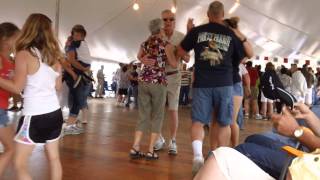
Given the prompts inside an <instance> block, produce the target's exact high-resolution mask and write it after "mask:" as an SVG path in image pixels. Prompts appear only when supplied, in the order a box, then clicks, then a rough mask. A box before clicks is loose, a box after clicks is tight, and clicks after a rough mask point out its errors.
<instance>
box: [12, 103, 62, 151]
mask: <svg viewBox="0 0 320 180" xmlns="http://www.w3.org/2000/svg"><path fill="white" fill-rule="evenodd" d="M62 124H63V116H62V111H61V109H58V110H56V111H53V112H50V113H47V114H41V115H35V116H22V117H21V118H20V120H19V124H18V129H17V132H16V136H15V138H14V140H15V141H16V142H18V143H22V144H30V145H34V144H44V143H48V142H52V141H56V140H58V139H59V138H60V134H61V130H62Z"/></svg>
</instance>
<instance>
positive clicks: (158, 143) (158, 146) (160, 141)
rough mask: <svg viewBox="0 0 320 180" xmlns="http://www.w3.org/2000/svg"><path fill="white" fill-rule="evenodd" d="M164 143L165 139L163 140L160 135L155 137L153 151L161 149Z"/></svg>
mask: <svg viewBox="0 0 320 180" xmlns="http://www.w3.org/2000/svg"><path fill="white" fill-rule="evenodd" d="M165 144H166V141H165V140H164V138H163V137H162V136H161V135H160V136H159V138H158V139H157V141H156V143H155V144H154V146H153V149H154V150H155V151H160V150H161V149H163V148H164V146H165Z"/></svg>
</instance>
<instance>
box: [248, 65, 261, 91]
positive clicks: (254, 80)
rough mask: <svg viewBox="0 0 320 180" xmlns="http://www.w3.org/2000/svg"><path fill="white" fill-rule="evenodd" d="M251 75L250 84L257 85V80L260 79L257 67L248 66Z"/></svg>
mask: <svg viewBox="0 0 320 180" xmlns="http://www.w3.org/2000/svg"><path fill="white" fill-rule="evenodd" d="M247 70H248V73H249V76H250V86H251V87H252V86H256V84H257V80H258V79H259V73H258V71H257V69H255V68H247Z"/></svg>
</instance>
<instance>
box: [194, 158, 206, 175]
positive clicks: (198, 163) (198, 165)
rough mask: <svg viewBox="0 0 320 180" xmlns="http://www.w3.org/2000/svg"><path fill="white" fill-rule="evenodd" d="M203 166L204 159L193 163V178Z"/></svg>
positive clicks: (196, 159) (197, 159)
mask: <svg viewBox="0 0 320 180" xmlns="http://www.w3.org/2000/svg"><path fill="white" fill-rule="evenodd" d="M203 164H204V159H203V157H201V158H195V159H193V163H192V176H193V177H194V176H195V175H196V174H197V173H198V171H199V170H200V169H201V167H202V166H203Z"/></svg>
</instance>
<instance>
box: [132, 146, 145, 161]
mask: <svg viewBox="0 0 320 180" xmlns="http://www.w3.org/2000/svg"><path fill="white" fill-rule="evenodd" d="M129 155H130V158H131V159H141V158H143V157H144V156H145V155H144V153H143V152H141V151H137V150H136V149H134V148H132V149H131V150H130V154H129Z"/></svg>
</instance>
